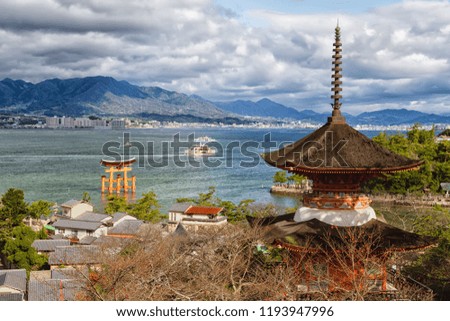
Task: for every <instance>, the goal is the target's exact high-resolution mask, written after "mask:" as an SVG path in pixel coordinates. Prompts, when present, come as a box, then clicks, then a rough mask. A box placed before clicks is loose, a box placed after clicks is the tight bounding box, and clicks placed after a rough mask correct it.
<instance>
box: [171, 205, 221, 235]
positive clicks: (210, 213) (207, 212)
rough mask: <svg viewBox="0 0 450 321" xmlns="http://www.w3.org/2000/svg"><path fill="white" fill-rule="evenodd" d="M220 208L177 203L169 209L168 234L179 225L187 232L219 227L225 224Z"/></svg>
mask: <svg viewBox="0 0 450 321" xmlns="http://www.w3.org/2000/svg"><path fill="white" fill-rule="evenodd" d="M222 211H223V208H222V207H211V206H196V205H192V204H187V203H177V204H174V205H172V206H171V208H170V209H169V221H168V229H169V232H174V231H175V230H176V229H177V228H178V226H179V225H182V226H183V227H184V229H186V230H187V231H194V232H195V231H197V230H198V229H199V228H205V227H206V228H208V227H220V226H223V225H225V224H227V218H226V216H223V215H221V213H222Z"/></svg>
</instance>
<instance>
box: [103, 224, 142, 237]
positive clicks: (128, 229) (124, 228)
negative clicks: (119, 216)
mask: <svg viewBox="0 0 450 321" xmlns="http://www.w3.org/2000/svg"><path fill="white" fill-rule="evenodd" d="M142 224H144V222H143V221H141V220H125V221H122V222H120V223H119V224H117V225H116V226H114V227H111V228H110V229H108V234H109V235H111V234H122V235H136V234H137V233H138V231H139V227H140V226H141V225H142Z"/></svg>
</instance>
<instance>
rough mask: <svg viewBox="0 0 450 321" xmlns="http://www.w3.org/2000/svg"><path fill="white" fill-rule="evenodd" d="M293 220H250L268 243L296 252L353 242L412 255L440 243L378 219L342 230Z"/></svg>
mask: <svg viewBox="0 0 450 321" xmlns="http://www.w3.org/2000/svg"><path fill="white" fill-rule="evenodd" d="M293 218H294V214H287V215H283V216H280V217H275V218H264V219H253V218H248V220H249V223H250V224H251V225H252V226H261V227H266V233H265V240H266V242H269V243H276V244H279V245H282V246H283V247H286V248H288V249H292V250H294V251H295V250H298V251H304V250H309V251H316V250H318V249H322V250H326V249H327V248H329V247H330V244H331V243H332V244H334V245H337V246H342V245H345V244H346V242H349V239H352V238H353V241H354V242H357V243H361V246H362V245H363V244H367V243H368V242H372V246H373V247H374V249H376V250H377V251H381V252H384V251H411V250H416V249H422V248H426V247H428V246H430V245H433V244H436V243H437V240H436V238H433V237H428V236H422V235H418V234H415V233H410V232H407V231H404V230H402V229H399V228H397V227H394V226H392V225H389V224H387V223H384V222H381V221H379V220H376V219H372V220H370V221H369V222H367V223H366V224H363V225H360V226H351V227H341V226H334V225H329V224H327V223H324V222H321V221H319V220H317V219H312V220H309V221H305V222H295V221H294V220H293Z"/></svg>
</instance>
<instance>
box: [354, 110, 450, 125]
mask: <svg viewBox="0 0 450 321" xmlns="http://www.w3.org/2000/svg"><path fill="white" fill-rule="evenodd" d="M355 121H356V122H357V123H358V124H371V125H384V126H387V125H408V124H415V123H420V124H423V125H425V124H438V123H447V124H450V117H449V116H443V115H435V114H427V113H423V112H420V111H415V110H408V109H383V110H378V111H373V112H366V113H362V114H359V115H358V116H356V117H355V120H354V122H355Z"/></svg>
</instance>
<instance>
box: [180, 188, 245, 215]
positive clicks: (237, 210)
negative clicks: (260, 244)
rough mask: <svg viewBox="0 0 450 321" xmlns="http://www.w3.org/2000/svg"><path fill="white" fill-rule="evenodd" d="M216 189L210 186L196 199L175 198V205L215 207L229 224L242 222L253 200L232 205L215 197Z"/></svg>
mask: <svg viewBox="0 0 450 321" xmlns="http://www.w3.org/2000/svg"><path fill="white" fill-rule="evenodd" d="M215 193H216V188H215V187H214V186H210V187H209V188H208V192H206V193H199V194H198V197H183V198H177V203H192V204H195V205H199V206H216V207H223V211H222V214H223V215H224V216H226V217H227V219H228V221H229V222H230V223H237V222H240V221H244V220H245V217H246V216H247V215H251V211H250V209H249V205H250V204H251V203H253V202H254V200H251V199H246V200H242V201H240V202H239V204H234V203H233V202H231V201H224V200H222V199H220V198H219V197H217V196H216V195H215Z"/></svg>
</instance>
